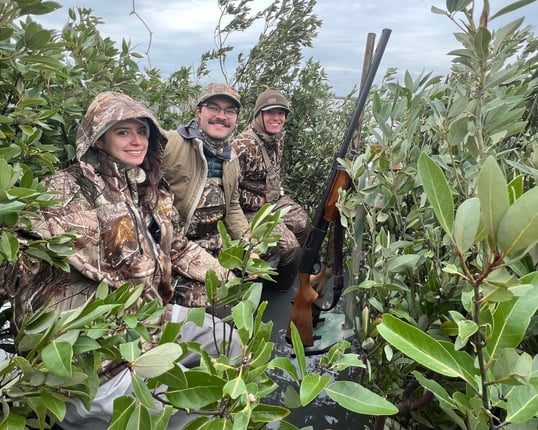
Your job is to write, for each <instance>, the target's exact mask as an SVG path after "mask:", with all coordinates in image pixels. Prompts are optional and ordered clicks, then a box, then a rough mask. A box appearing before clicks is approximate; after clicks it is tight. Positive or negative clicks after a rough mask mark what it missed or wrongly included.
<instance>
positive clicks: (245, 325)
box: [232, 301, 254, 345]
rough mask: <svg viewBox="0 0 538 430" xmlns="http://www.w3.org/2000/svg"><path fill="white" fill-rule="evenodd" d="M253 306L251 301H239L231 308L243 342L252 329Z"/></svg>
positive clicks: (249, 336) (247, 338) (246, 341)
mask: <svg viewBox="0 0 538 430" xmlns="http://www.w3.org/2000/svg"><path fill="white" fill-rule="evenodd" d="M253 315H254V307H253V306H252V303H251V302H248V301H241V302H239V303H238V304H237V305H235V306H234V307H233V308H232V316H233V320H234V322H235V325H236V327H237V330H238V332H239V335H240V337H241V341H242V343H243V344H245V345H246V344H247V343H248V341H249V339H250V338H251V337H252V332H253V330H254V320H253Z"/></svg>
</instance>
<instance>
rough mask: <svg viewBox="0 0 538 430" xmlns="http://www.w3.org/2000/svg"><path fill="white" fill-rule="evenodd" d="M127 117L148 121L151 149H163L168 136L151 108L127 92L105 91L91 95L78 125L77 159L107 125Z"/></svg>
mask: <svg viewBox="0 0 538 430" xmlns="http://www.w3.org/2000/svg"><path fill="white" fill-rule="evenodd" d="M126 119H138V120H139V121H141V122H143V123H145V124H147V127H148V130H149V135H148V136H149V148H150V150H151V151H157V152H158V153H162V150H163V149H164V146H165V145H166V142H167V138H166V137H165V133H164V130H163V129H162V128H161V126H160V124H159V122H158V121H157V119H156V118H155V116H154V115H153V112H152V111H151V110H150V109H148V108H147V107H145V106H144V105H143V104H142V103H139V102H137V101H135V100H133V99H132V98H131V97H129V96H128V95H126V94H122V93H118V92H115V91H105V92H102V93H100V94H99V95H97V97H95V98H94V99H93V101H92V102H91V104H90V106H89V107H88V110H87V111H86V114H85V115H84V118H83V119H82V122H81V123H80V125H79V127H78V130H77V138H76V155H77V160H79V161H80V160H81V159H82V158H83V156H84V154H86V153H87V152H88V150H89V149H90V148H91V147H92V146H94V144H95V142H96V141H97V139H99V137H101V136H102V135H103V134H104V133H105V132H106V131H107V130H108V129H109V128H110V127H112V126H113V125H114V124H116V123H117V122H118V121H123V120H126Z"/></svg>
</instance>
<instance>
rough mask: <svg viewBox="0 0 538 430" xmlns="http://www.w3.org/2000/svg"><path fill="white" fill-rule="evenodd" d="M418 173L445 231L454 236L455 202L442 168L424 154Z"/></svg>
mask: <svg viewBox="0 0 538 430" xmlns="http://www.w3.org/2000/svg"><path fill="white" fill-rule="evenodd" d="M418 172H419V175H420V179H421V180H422V186H423V188H424V193H425V194H426V197H428V200H429V202H430V205H431V206H432V210H433V212H434V213H435V216H436V217H437V220H438V221H439V224H441V227H442V228H443V230H445V232H446V233H448V234H449V235H452V226H453V225H454V201H453V199H452V193H451V191H450V187H449V186H448V183H447V181H446V178H445V175H444V174H443V171H442V170H441V168H440V167H439V166H438V165H437V164H436V163H435V162H434V161H433V160H432V159H431V158H430V157H429V156H428V155H426V154H425V153H424V152H423V153H421V154H420V157H419V160H418Z"/></svg>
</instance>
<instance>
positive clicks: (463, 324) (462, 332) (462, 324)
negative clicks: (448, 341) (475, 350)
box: [454, 320, 478, 350]
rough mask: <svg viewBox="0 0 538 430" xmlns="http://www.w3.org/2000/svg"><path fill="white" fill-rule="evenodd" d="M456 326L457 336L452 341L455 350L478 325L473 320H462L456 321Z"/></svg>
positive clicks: (461, 346) (463, 343)
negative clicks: (454, 340) (453, 341)
mask: <svg viewBox="0 0 538 430" xmlns="http://www.w3.org/2000/svg"><path fill="white" fill-rule="evenodd" d="M457 326H458V337H457V338H456V342H455V343H454V348H455V349H456V350H460V349H462V348H463V347H464V346H465V345H467V342H468V341H469V338H470V337H471V336H472V335H473V334H475V333H476V332H477V331H478V325H477V324H476V323H475V322H474V321H470V320H462V321H458V322H457Z"/></svg>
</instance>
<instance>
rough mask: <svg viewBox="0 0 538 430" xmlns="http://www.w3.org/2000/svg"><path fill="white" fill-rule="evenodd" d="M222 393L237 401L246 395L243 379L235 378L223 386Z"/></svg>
mask: <svg viewBox="0 0 538 430" xmlns="http://www.w3.org/2000/svg"><path fill="white" fill-rule="evenodd" d="M223 393H224V394H225V395H228V396H230V397H231V398H232V399H237V398H238V397H239V396H241V395H243V394H248V391H247V386H246V385H245V381H243V378H241V377H237V378H234V379H232V380H230V381H228V382H227V383H226V384H225V385H224V389H223Z"/></svg>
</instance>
